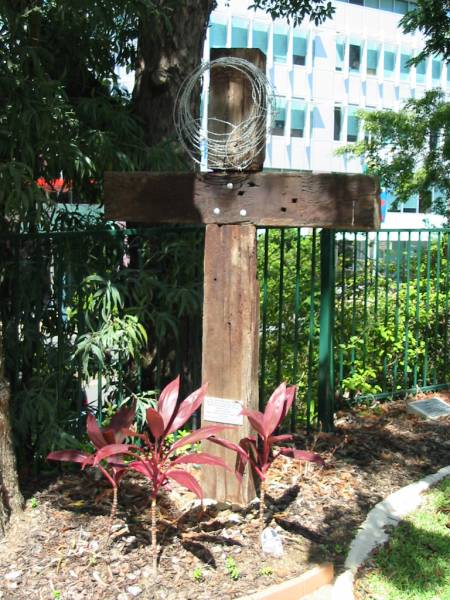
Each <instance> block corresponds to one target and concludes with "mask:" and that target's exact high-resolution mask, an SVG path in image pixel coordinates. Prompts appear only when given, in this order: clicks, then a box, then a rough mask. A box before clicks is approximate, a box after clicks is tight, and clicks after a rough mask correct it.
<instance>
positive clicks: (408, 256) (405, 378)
mask: <svg viewBox="0 0 450 600" xmlns="http://www.w3.org/2000/svg"><path fill="white" fill-rule="evenodd" d="M410 270H411V232H410V231H409V232H408V242H407V246H406V298H405V331H404V338H403V339H404V342H403V345H404V355H403V387H404V388H405V389H407V388H408V351H409V285H410V280H411V272H410Z"/></svg>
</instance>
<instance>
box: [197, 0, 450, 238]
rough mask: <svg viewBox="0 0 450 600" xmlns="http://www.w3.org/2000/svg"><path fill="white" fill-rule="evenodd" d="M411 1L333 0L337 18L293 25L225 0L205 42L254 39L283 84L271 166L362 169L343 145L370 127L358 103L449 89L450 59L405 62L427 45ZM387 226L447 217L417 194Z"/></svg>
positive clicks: (382, 104)
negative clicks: (409, 29) (404, 24)
mask: <svg viewBox="0 0 450 600" xmlns="http://www.w3.org/2000/svg"><path fill="white" fill-rule="evenodd" d="M414 4H415V3H414V2H411V1H406V0H349V1H348V2H346V1H342V0H336V1H335V7H336V12H335V14H334V16H333V18H332V19H329V20H327V21H325V22H324V23H323V24H322V25H320V26H315V25H314V23H312V22H309V21H305V22H304V23H302V24H301V25H300V26H299V27H293V26H292V25H289V24H288V23H287V22H286V21H283V20H276V21H272V19H271V17H270V16H269V15H268V14H266V13H265V12H263V11H254V10H248V9H247V6H248V2H247V1H245V0H228V1H227V0H219V2H218V7H217V9H216V10H215V11H214V12H213V13H212V15H211V19H210V26H209V28H208V34H207V39H206V43H205V48H204V59H205V60H208V59H209V51H210V48H214V47H257V48H260V49H261V50H262V51H263V52H264V53H265V54H266V56H267V74H268V77H269V79H270V80H271V81H272V83H273V84H274V87H275V90H276V107H277V112H276V118H275V120H274V122H273V126H272V129H271V132H270V135H269V137H268V144H267V151H266V163H265V167H266V168H272V169H289V170H292V169H307V170H314V171H338V172H348V173H358V172H362V171H363V169H364V165H363V163H362V161H361V160H359V159H354V158H346V157H344V156H338V155H336V150H337V149H338V148H339V147H340V146H343V145H345V144H346V143H348V142H353V141H356V140H357V139H360V137H361V136H363V135H364V132H363V131H362V129H361V127H360V124H359V120H358V117H357V114H356V113H357V110H358V109H361V108H362V109H366V110H371V109H386V108H391V109H394V110H399V109H400V108H401V106H402V104H403V103H404V102H405V100H407V99H408V98H411V97H415V98H419V97H421V96H422V95H423V94H424V93H425V91H426V90H429V89H431V88H433V87H441V88H443V89H444V90H446V91H448V92H449V93H450V64H447V65H446V64H445V63H444V62H443V61H442V60H440V59H439V58H436V57H432V58H428V59H427V60H425V61H423V62H421V63H420V64H419V65H417V67H410V66H409V65H408V61H409V59H410V58H411V57H413V56H414V55H416V54H417V53H418V52H419V51H420V50H421V49H422V47H423V39H422V36H421V35H420V34H413V35H405V34H404V33H403V32H402V30H401V29H400V28H399V26H398V25H399V20H400V18H401V16H402V14H404V13H405V12H406V11H407V10H408V9H412V8H413V7H414ZM385 198H386V202H387V204H388V206H387V208H388V213H387V215H386V219H385V226H387V227H421V226H423V225H424V224H433V225H440V224H441V223H442V221H443V219H442V218H440V217H438V216H436V215H430V214H424V213H423V212H422V211H421V206H420V202H419V199H418V198H416V197H413V198H411V199H410V200H409V201H408V202H406V203H405V204H404V205H403V206H401V207H400V208H399V210H398V211H397V212H393V211H389V204H390V203H391V202H392V197H391V196H390V195H389V194H388V193H385Z"/></svg>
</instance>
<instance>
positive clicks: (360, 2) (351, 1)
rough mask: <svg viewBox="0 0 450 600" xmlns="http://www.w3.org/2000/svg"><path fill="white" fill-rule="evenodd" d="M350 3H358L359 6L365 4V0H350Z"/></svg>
mask: <svg viewBox="0 0 450 600" xmlns="http://www.w3.org/2000/svg"><path fill="white" fill-rule="evenodd" d="M348 1H349V4H357V5H358V6H364V0H348Z"/></svg>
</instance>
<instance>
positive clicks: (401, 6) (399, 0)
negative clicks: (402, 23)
mask: <svg viewBox="0 0 450 600" xmlns="http://www.w3.org/2000/svg"><path fill="white" fill-rule="evenodd" d="M394 12H396V13H398V14H399V15H404V14H406V13H407V12H408V2H407V1H406V0H395V4H394Z"/></svg>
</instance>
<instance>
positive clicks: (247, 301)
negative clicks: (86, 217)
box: [105, 49, 380, 503]
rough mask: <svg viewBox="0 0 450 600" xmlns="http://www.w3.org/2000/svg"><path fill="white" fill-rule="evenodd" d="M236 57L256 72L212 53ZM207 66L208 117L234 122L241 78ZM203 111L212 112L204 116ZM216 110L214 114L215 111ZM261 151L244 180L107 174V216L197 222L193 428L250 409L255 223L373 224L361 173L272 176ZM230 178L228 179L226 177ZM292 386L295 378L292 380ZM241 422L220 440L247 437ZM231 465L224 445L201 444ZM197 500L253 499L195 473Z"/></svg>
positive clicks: (248, 486) (246, 54) (228, 479)
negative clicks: (200, 293) (199, 388)
mask: <svg viewBox="0 0 450 600" xmlns="http://www.w3.org/2000/svg"><path fill="white" fill-rule="evenodd" d="M225 55H226V56H238V57H240V58H245V59H246V60H249V61H250V62H253V63H254V64H256V65H257V66H259V67H260V68H261V69H262V70H263V71H264V72H265V56H264V55H263V54H262V52H260V51H259V50H255V49H232V50H223V49H220V50H218V51H216V52H215V53H212V58H213V59H214V58H218V57H220V56H225ZM214 73H215V71H214V70H213V71H212V72H211V84H210V95H209V109H210V113H209V114H214V115H215V116H216V117H217V116H218V117H219V118H221V119H223V120H228V121H232V122H233V120H234V122H238V121H239V120H242V119H243V118H245V115H246V114H248V111H249V110H250V108H251V97H250V94H248V89H249V82H248V81H246V80H245V78H244V77H242V75H240V74H239V73H238V72H237V71H236V70H235V69H229V70H226V72H224V71H223V70H221V71H220V77H219V76H215V75H214ZM211 109H214V113H212V111H211ZM217 113H220V114H217ZM263 162H264V151H262V152H261V154H260V155H259V156H258V157H257V158H256V159H255V161H254V162H253V164H252V165H251V167H250V169H249V170H248V174H247V176H246V177H245V178H244V179H243V180H242V181H241V182H240V183H238V184H234V185H233V186H231V185H227V179H226V174H224V173H221V174H220V175H218V176H217V177H215V176H214V175H201V174H194V173H181V174H180V173H166V174H161V173H146V172H134V173H112V172H110V173H106V174H105V215H106V218H107V219H111V220H120V221H132V222H134V223H136V222H140V223H146V224H154V223H159V224H161V223H191V224H203V225H206V237H205V258H204V303H203V359H202V381H204V382H206V381H207V382H208V383H209V388H208V397H207V398H206V399H205V403H204V407H203V409H202V424H206V425H207V424H211V421H213V422H217V423H224V422H229V423H238V422H239V421H240V420H239V417H236V414H235V409H236V406H237V405H236V401H237V402H240V403H241V404H242V405H243V406H245V407H246V408H251V409H258V366H259V353H258V338H259V288H258V282H257V272H256V271H257V269H256V266H257V263H256V228H257V227H265V226H276V227H300V226H309V227H323V228H330V229H352V230H372V229H376V228H378V227H379V224H380V209H379V199H378V184H377V182H376V180H375V179H374V178H372V177H369V176H366V175H346V174H337V173H331V174H330V173H311V172H296V173H274V172H267V173H264V172H258V171H260V170H262V165H263ZM230 181H232V179H231V178H230ZM292 383H295V382H292ZM250 434H251V431H250V426H249V424H248V423H247V422H246V420H244V422H243V424H242V425H237V426H236V429H235V430H234V431H232V432H230V431H227V432H226V433H224V434H223V437H227V438H228V439H230V440H232V441H234V442H238V441H239V440H240V439H241V437H244V436H247V435H250ZM208 451H210V452H213V453H215V454H216V455H218V456H221V457H222V458H224V459H225V461H226V462H227V463H228V464H229V465H230V467H231V468H232V469H233V467H234V461H235V457H234V455H233V453H232V452H230V451H229V450H226V449H223V448H221V447H218V446H216V445H214V444H211V443H209V447H208ZM202 486H203V489H204V491H205V495H206V497H210V498H216V499H217V500H227V501H232V502H244V503H247V502H249V501H250V500H251V499H253V498H254V497H255V487H254V483H253V481H252V479H251V477H250V476H247V479H246V480H244V482H243V484H242V486H241V487H239V486H238V483H237V480H236V478H235V476H234V474H232V473H227V472H225V471H224V470H222V469H214V468H213V467H208V468H207V469H202Z"/></svg>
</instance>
